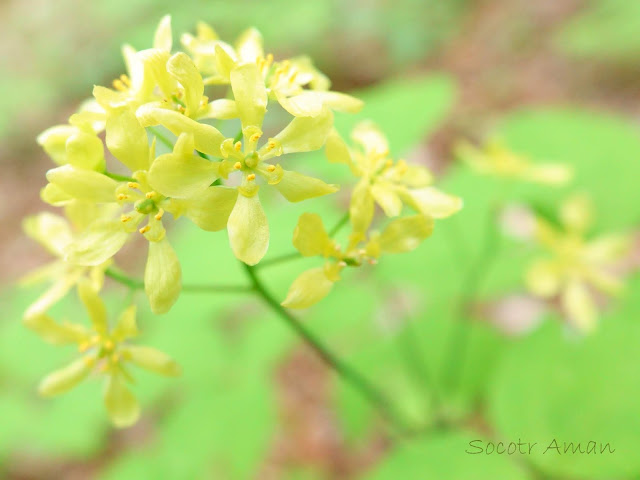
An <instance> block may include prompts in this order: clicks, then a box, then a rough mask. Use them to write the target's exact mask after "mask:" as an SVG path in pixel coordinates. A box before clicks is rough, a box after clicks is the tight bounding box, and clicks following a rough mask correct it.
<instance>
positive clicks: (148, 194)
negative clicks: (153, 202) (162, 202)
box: [144, 190, 157, 198]
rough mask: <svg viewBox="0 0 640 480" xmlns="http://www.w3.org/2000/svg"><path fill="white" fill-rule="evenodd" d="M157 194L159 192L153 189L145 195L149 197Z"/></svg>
mask: <svg viewBox="0 0 640 480" xmlns="http://www.w3.org/2000/svg"><path fill="white" fill-rule="evenodd" d="M156 195H157V193H156V192H154V191H153V190H152V191H150V192H147V193H145V194H144V196H145V197H147V198H153V197H155V196H156Z"/></svg>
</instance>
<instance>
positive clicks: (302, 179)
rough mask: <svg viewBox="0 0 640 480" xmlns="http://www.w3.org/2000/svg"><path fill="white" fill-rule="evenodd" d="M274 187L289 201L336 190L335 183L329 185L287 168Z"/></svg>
mask: <svg viewBox="0 0 640 480" xmlns="http://www.w3.org/2000/svg"><path fill="white" fill-rule="evenodd" d="M275 187H276V188H277V189H278V191H279V192H280V193H281V194H282V196H283V197H284V198H286V199H287V200H289V201H290V202H301V201H302V200H307V199H308V198H314V197H320V196H322V195H327V194H329V193H334V192H337V191H338V187H337V186H336V185H329V184H328V183H324V182H323V181H322V180H319V179H317V178H313V177H308V176H306V175H302V174H301V173H298V172H292V171H289V170H284V172H283V175H282V179H281V180H280V181H279V182H278V183H276V184H275Z"/></svg>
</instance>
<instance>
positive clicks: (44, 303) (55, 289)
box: [24, 274, 79, 318]
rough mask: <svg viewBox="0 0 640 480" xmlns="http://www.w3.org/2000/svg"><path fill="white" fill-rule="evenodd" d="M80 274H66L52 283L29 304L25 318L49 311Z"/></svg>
mask: <svg viewBox="0 0 640 480" xmlns="http://www.w3.org/2000/svg"><path fill="white" fill-rule="evenodd" d="M78 276H79V274H76V275H64V276H63V277H62V278H60V279H58V280H57V281H56V282H55V283H54V284H53V285H51V286H50V287H49V288H48V289H47V290H46V291H45V292H44V293H43V294H42V295H40V296H39V297H38V299H37V300H36V301H35V302H33V303H32V304H31V305H29V308H27V311H26V312H25V314H24V316H25V318H28V317H32V316H37V315H40V314H42V313H45V312H47V311H48V310H49V309H50V308H51V307H52V306H53V305H55V304H56V303H57V302H59V301H60V300H61V299H63V298H64V297H65V296H66V295H67V293H69V290H70V289H71V287H73V286H74V285H75V284H76V282H77V280H78Z"/></svg>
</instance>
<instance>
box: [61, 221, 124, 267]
mask: <svg viewBox="0 0 640 480" xmlns="http://www.w3.org/2000/svg"><path fill="white" fill-rule="evenodd" d="M127 238H129V234H128V233H127V232H126V231H125V230H124V227H123V223H122V222H120V221H119V220H97V221H96V222H94V223H92V224H91V225H90V226H89V228H87V230H86V231H84V232H83V233H81V234H80V235H79V236H78V238H76V240H75V241H74V242H73V243H71V244H69V245H68V246H67V248H66V249H65V254H66V256H65V260H66V261H68V262H70V263H74V264H77V265H88V266H97V265H100V264H102V263H104V262H105V261H107V260H108V259H110V258H111V257H113V256H114V255H115V254H116V253H118V251H119V250H120V248H122V246H123V245H124V243H125V242H126V241H127Z"/></svg>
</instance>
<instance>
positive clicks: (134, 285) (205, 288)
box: [104, 268, 253, 293]
mask: <svg viewBox="0 0 640 480" xmlns="http://www.w3.org/2000/svg"><path fill="white" fill-rule="evenodd" d="M104 274H105V276H107V277H109V278H111V279H112V280H115V281H116V282H118V283H121V284H122V285H124V286H126V287H128V288H129V289H130V290H144V281H143V280H140V279H137V278H133V277H129V276H128V275H125V274H124V273H121V272H119V271H117V270H114V269H113V268H108V269H107V270H106V271H105V272H104ZM182 291H183V292H185V293H212V292H216V293H251V292H253V288H252V287H251V286H245V285H197V284H194V285H183V286H182Z"/></svg>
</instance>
